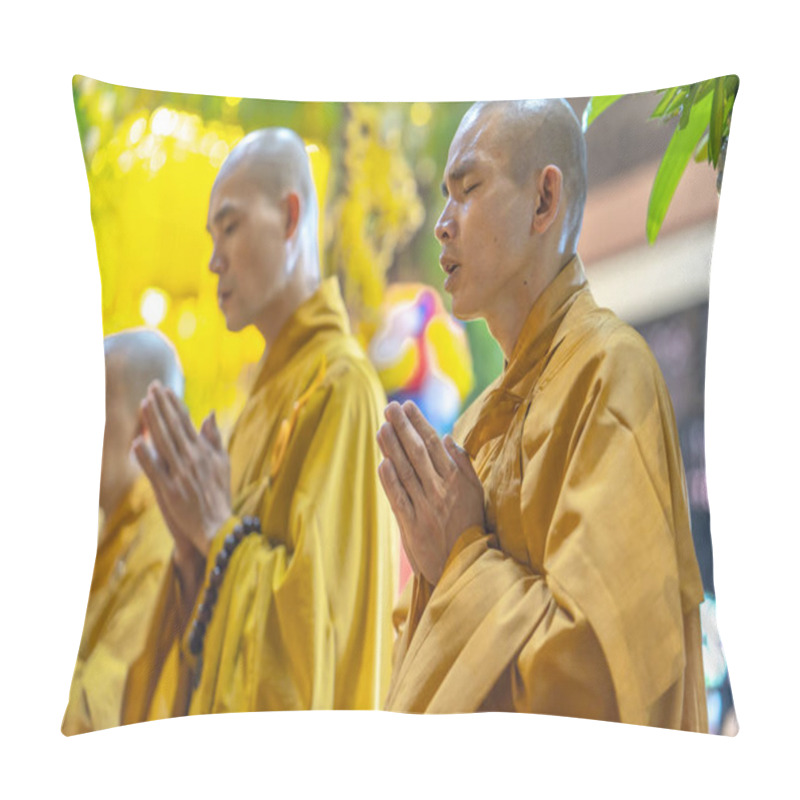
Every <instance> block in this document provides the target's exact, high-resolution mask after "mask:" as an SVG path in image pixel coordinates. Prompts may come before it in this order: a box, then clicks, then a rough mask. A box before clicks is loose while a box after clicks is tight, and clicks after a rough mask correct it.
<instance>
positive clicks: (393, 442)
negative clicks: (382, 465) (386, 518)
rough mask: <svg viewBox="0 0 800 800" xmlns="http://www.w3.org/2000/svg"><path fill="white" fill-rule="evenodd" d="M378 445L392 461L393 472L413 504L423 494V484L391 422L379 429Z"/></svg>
mask: <svg viewBox="0 0 800 800" xmlns="http://www.w3.org/2000/svg"><path fill="white" fill-rule="evenodd" d="M378 447H380V450H381V452H382V453H383V455H384V458H386V459H387V460H388V461H390V462H391V465H392V472H393V474H395V475H396V476H397V478H398V480H399V482H400V484H401V485H402V487H403V489H404V490H405V492H406V494H407V495H408V497H409V499H410V501H411V503H412V505H413V503H414V502H416V501H418V500H419V498H420V496H421V495H422V494H423V490H422V484H421V483H420V480H419V476H418V475H417V473H416V471H415V470H414V467H413V465H412V464H411V462H410V461H409V459H408V456H407V455H406V452H405V450H404V449H403V446H402V445H401V444H400V439H399V438H398V437H397V433H396V432H395V429H394V427H393V426H392V424H391V423H390V422H385V423H384V424H383V425H381V427H380V430H379V431H378Z"/></svg>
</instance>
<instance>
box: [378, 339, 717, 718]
mask: <svg viewBox="0 0 800 800" xmlns="http://www.w3.org/2000/svg"><path fill="white" fill-rule="evenodd" d="M638 353H639V350H638V348H632V349H631V348H624V351H623V352H621V353H616V354H615V357H614V358H602V359H599V360H598V361H597V362H595V363H593V364H591V365H589V366H588V367H587V368H586V369H585V370H584V371H583V372H582V373H581V374H579V375H571V376H569V379H568V382H569V385H570V387H571V388H570V389H569V390H568V392H567V393H566V400H565V401H564V402H563V404H562V405H561V406H560V411H559V416H558V418H557V420H556V422H555V423H554V425H553V427H552V428H551V429H550V430H549V431H548V432H547V433H546V435H542V432H541V431H540V430H537V429H536V422H535V420H534V421H533V422H532V424H531V425H529V426H527V427H526V431H527V432H529V433H530V435H528V433H524V434H523V436H522V443H521V447H520V451H519V453H518V457H519V459H520V463H521V464H522V472H523V475H522V486H521V506H522V508H521V525H522V537H523V539H524V540H525V541H526V542H528V543H529V544H530V543H532V542H534V541H541V540H542V539H544V542H545V545H544V554H543V558H542V559H541V563H540V564H539V565H538V567H536V566H533V564H534V563H535V562H534V559H530V560H528V561H527V562H526V563H523V562H522V561H520V560H517V559H515V558H513V557H512V556H511V555H509V554H508V553H506V552H504V551H502V550H501V549H500V548H499V546H498V539H497V537H495V536H494V535H490V534H489V533H487V532H486V531H483V530H481V529H479V528H474V529H470V530H468V531H465V532H464V534H462V536H461V537H460V539H459V541H458V542H457V544H456V547H455V548H454V550H453V552H451V554H450V558H449V559H448V562H447V564H446V566H445V570H444V572H443V575H442V578H441V579H440V581H439V583H438V584H437V586H436V587H435V589H434V590H433V591H432V593H431V594H430V598H429V599H428V600H427V603H426V604H425V606H424V610H422V611H420V610H419V609H417V611H416V614H417V617H418V619H419V623H418V625H417V627H416V630H415V631H414V633H413V636H411V637H408V640H407V644H406V651H405V657H404V658H403V659H402V664H401V665H400V667H399V674H398V675H396V676H395V679H394V680H393V685H392V689H391V690H390V698H389V707H390V708H392V707H394V708H397V709H401V710H411V711H473V710H478V709H480V708H481V707H486V708H500V709H505V710H517V711H530V712H537V713H547V714H558V715H564V716H580V717H586V718H595V719H606V720H622V721H626V722H636V723H640V724H655V725H664V726H668V727H681V726H682V724H683V722H684V719H683V718H684V717H685V716H686V714H685V709H684V707H685V706H686V705H691V706H692V707H693V711H692V713H691V714H690V715H689V716H690V717H692V719H693V721H692V722H690V723H689V724H690V725H695V724H696V725H697V726H698V727H702V716H703V711H702V709H701V708H699V706H700V700H699V699H697V698H696V697H695V698H694V699H692V698H688V699H687V697H685V691H684V690H685V689H686V690H687V691H688V692H690V693H694V694H697V687H696V684H697V682H698V680H699V681H700V687H701V688H702V677H701V676H700V677H698V676H697V675H696V674H693V675H692V676H691V677H692V686H690V687H688V688H687V687H686V686H684V669H685V666H686V663H687V656H686V652H687V648H689V649H692V652H694V650H699V639H698V636H697V631H696V630H695V628H694V625H693V623H692V619H693V616H695V615H696V614H697V602H698V600H699V599H701V598H699V596H698V591H697V582H696V581H695V580H694V578H695V577H696V576H695V573H696V571H697V566H696V561H695V562H693V561H692V559H693V558H694V553H693V550H691V552H690V551H689V549H688V547H687V537H688V543H689V545H690V544H691V534H690V532H689V530H688V513H687V509H686V499H685V493H684V487H683V474H682V467H681V465H680V457H679V451H678V449H677V437H676V436H675V433H674V422H673V421H672V411H671V407H670V406H669V400H668V396H667V395H666V391H665V390H664V389H663V388H662V384H661V379H660V376H657V375H656V374H655V373H654V372H653V366H652V365H651V364H650V363H649V361H648V360H647V359H645V362H646V363H641V360H642V359H641V358H640V356H639V355H638ZM631 376H634V377H633V379H632V378H631ZM547 400H548V398H547V395H546V394H545V393H544V392H543V393H542V394H541V395H540V397H539V398H538V402H539V403H543V404H544V403H547ZM534 407H535V406H534ZM531 413H534V412H531ZM532 549H533V548H532ZM692 567H693V569H694V572H693V571H692ZM687 586H688V587H690V588H689V589H686V588H685V587H687ZM700 594H701V593H700ZM421 595H424V592H421ZM412 613H414V611H413V609H412ZM695 672H696V668H695Z"/></svg>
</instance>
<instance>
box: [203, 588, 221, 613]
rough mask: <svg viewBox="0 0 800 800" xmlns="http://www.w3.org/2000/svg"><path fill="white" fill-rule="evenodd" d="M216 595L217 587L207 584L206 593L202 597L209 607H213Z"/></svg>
mask: <svg viewBox="0 0 800 800" xmlns="http://www.w3.org/2000/svg"><path fill="white" fill-rule="evenodd" d="M217 596H218V592H217V587H216V586H208V587H206V594H205V597H203V602H204V603H205V604H206V605H207V606H208V607H209V608H213V607H214V603H216V602H217Z"/></svg>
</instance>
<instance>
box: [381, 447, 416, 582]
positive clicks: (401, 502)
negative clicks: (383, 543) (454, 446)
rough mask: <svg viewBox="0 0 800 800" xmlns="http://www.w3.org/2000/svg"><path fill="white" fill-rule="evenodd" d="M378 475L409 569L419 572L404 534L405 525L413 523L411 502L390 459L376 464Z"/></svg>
mask: <svg viewBox="0 0 800 800" xmlns="http://www.w3.org/2000/svg"><path fill="white" fill-rule="evenodd" d="M378 477H379V478H380V480H381V485H382V486H383V491H384V493H385V494H386V497H387V498H388V500H389V505H390V506H391V508H392V513H393V514H394V516H395V518H396V519H397V527H398V528H399V530H400V540H401V543H402V545H403V550H404V552H405V554H406V556H407V558H408V563H409V564H410V565H411V569H412V570H414V572H415V573H416V574H419V568H418V567H417V562H416V561H415V559H414V553H413V550H412V548H411V547H410V545H409V542H408V537H407V536H406V528H407V526H409V525H413V524H414V520H413V514H414V506H413V504H412V503H411V500H410V498H409V497H408V495H407V494H406V493H405V490H404V489H403V487H402V486H401V485H400V482H399V480H398V478H397V474H396V472H395V470H394V467H393V466H392V462H391V461H382V462H381V463H380V464H379V465H378Z"/></svg>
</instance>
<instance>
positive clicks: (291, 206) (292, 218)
mask: <svg viewBox="0 0 800 800" xmlns="http://www.w3.org/2000/svg"><path fill="white" fill-rule="evenodd" d="M299 224H300V198H299V197H298V195H297V193H296V192H290V193H289V194H288V195H287V196H286V238H287V239H291V238H292V236H294V232H295V231H296V230H297V226H298V225H299Z"/></svg>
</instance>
